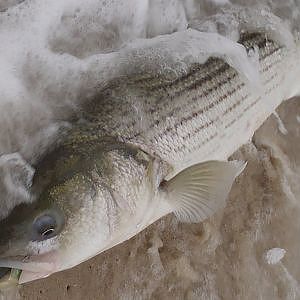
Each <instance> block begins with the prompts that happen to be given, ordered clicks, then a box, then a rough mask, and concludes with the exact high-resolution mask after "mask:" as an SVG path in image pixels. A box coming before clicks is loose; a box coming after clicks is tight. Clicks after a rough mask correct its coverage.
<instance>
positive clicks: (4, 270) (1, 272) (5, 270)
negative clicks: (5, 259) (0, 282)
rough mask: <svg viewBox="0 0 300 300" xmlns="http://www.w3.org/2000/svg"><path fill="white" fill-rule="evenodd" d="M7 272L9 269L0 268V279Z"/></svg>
mask: <svg viewBox="0 0 300 300" xmlns="http://www.w3.org/2000/svg"><path fill="white" fill-rule="evenodd" d="M9 271H10V268H0V279H1V278H2V277H4V276H5V275H6V274H7V273H8V272H9Z"/></svg>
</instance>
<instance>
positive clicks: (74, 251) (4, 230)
mask: <svg viewBox="0 0 300 300" xmlns="http://www.w3.org/2000/svg"><path fill="white" fill-rule="evenodd" d="M91 148H93V147H91ZM73 150H74V149H73ZM73 150H72V151H63V154H61V153H58V152H55V155H53V157H51V155H50V156H48V157H45V159H44V160H43V162H42V163H41V164H40V165H38V166H37V168H36V170H37V171H36V174H35V177H34V182H33V195H34V196H33V197H34V199H33V200H32V202H31V203H26V204H21V205H19V206H17V207H15V208H14V209H13V211H12V212H11V213H10V215H9V216H8V217H7V218H6V219H4V220H2V221H1V223H0V268H1V267H2V268H5V267H6V268H16V269H21V270H22V275H21V278H20V283H24V282H28V281H32V280H35V279H39V278H42V277H46V276H48V275H50V274H52V273H55V272H58V271H61V270H65V269H68V268H71V267H73V266H76V265H78V264H79V263H81V262H83V261H85V260H87V259H89V258H91V257H93V256H95V255H97V254H98V253H100V252H102V251H104V250H106V249H108V248H110V247H111V246H113V245H115V244H118V243H119V242H122V241H124V240H126V239H128V238H130V237H131V236H133V235H134V234H136V232H135V233H133V234H132V235H130V232H131V231H132V228H131V227H135V226H134V222H138V220H137V219H138V218H137V215H138V216H141V214H142V213H143V211H145V210H147V205H148V203H149V201H150V200H151V197H153V195H154V193H155V188H156V187H157V186H156V187H155V185H156V183H154V181H155V180H153V178H155V176H154V174H153V165H154V164H153V159H152V158H151V157H150V156H149V155H147V154H146V153H144V152H143V151H141V150H139V149H137V148H135V147H131V146H126V147H125V146H119V145H117V146H116V145H115V146H114V147H112V146H110V147H102V148H101V147H100V149H99V147H98V148H97V147H95V149H94V150H93V151H92V150H91V149H89V150H88V151H87V152H88V153H87V152H85V153H84V155H83V154H82V153H77V152H76V151H75V153H74V152H73ZM83 152H84V151H83ZM41 187H42V188H41ZM141 199H143V201H141ZM130 228H131V229H130ZM132 232H133V231H132Z"/></svg>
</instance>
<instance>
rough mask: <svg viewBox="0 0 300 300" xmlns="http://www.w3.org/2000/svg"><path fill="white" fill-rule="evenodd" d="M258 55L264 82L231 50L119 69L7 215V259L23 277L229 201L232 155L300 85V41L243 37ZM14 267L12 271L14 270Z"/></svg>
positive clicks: (1, 256)
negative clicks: (150, 69) (181, 67)
mask: <svg viewBox="0 0 300 300" xmlns="http://www.w3.org/2000/svg"><path fill="white" fill-rule="evenodd" d="M239 42H240V43H241V44H242V45H244V47H245V49H246V51H248V52H249V53H251V52H253V51H254V52H255V51H256V52H257V53H258V55H259V74H260V77H261V79H260V80H261V85H260V87H259V88H258V89H257V90H255V89H253V87H250V86H249V85H248V84H247V82H246V81H245V78H244V77H243V76H242V75H241V74H240V73H239V72H238V71H237V70H236V69H234V68H233V67H231V66H230V65H229V64H228V63H227V62H225V61H224V60H223V59H221V58H217V57H211V58H209V59H208V60H207V61H206V62H205V63H201V64H193V65H191V66H190V68H189V71H188V72H187V73H186V74H184V75H181V76H179V77H177V78H174V79H173V80H166V78H164V77H163V75H162V74H157V76H147V74H146V75H145V76H140V75H137V76H131V77H129V78H120V79H119V80H116V81H115V82H113V83H112V84H111V85H110V86H109V87H108V88H106V89H105V90H104V91H103V92H101V93H100V94H99V95H98V96H97V97H95V98H94V99H93V100H92V101H89V102H87V103H86V104H85V105H84V106H83V107H82V110H81V115H80V120H78V122H76V123H75V124H74V125H73V127H72V128H71V129H69V130H67V131H66V132H65V133H64V134H63V135H62V137H60V139H59V141H58V142H57V144H56V145H55V147H54V148H53V149H51V151H49V152H48V153H47V154H46V155H45V156H44V157H43V158H42V159H41V160H40V161H39V162H38V163H37V164H36V165H35V166H34V167H35V169H36V172H35V174H34V177H33V183H32V189H31V194H32V197H33V201H32V203H30V204H21V205H19V206H17V207H15V208H14V209H13V211H12V212H11V213H10V215H9V216H8V217H7V218H6V219H4V220H3V221H1V223H0V237H1V238H0V267H2V268H14V269H19V270H22V274H21V279H20V282H28V281H31V280H34V279H38V278H42V277H45V276H48V275H50V274H52V273H54V272H57V271H61V270H64V269H68V268H71V267H73V266H75V265H77V264H79V263H81V262H83V261H85V260H87V259H89V258H91V257H93V256H95V255H97V254H98V253H100V252H103V251H105V250H107V249H109V248H111V247H113V246H115V245H117V244H119V243H121V242H123V241H125V240H127V239H129V238H131V237H132V236H134V235H136V234H137V233H138V232H140V231H141V230H143V229H144V228H146V227H147V226H149V225H150V224H152V223H153V222H155V221H156V220H158V219H160V218H161V217H163V216H165V215H167V214H169V213H171V212H173V213H174V214H175V215H176V217H177V218H178V219H179V220H180V221H183V222H201V221H203V220H205V219H206V218H208V217H210V216H211V215H213V214H214V213H215V212H216V211H217V210H219V209H221V208H223V207H224V206H225V200H226V198H227V195H228V193H229V191H230V189H231V186H232V184H233V182H234V180H235V178H236V176H238V175H239V174H240V173H241V172H242V171H243V169H244V167H245V163H244V162H240V161H231V162H228V161H227V158H228V157H229V156H230V155H231V154H232V153H233V152H234V151H235V150H237V149H238V148H239V147H240V146H241V145H243V144H244V143H246V142H247V141H248V140H249V139H251V137H252V135H253V133H254V131H255V130H256V129H257V128H258V127H259V126H260V125H261V124H262V123H263V122H264V120H265V119H266V118H267V117H268V116H269V115H270V114H271V113H272V112H274V110H275V108H276V107H277V106H278V105H279V104H280V103H281V102H282V101H283V100H284V99H287V98H289V97H291V96H293V95H294V94H296V93H297V92H298V90H297V89H295V88H296V86H295V80H294V78H293V76H295V74H297V72H299V71H298V70H299V67H298V66H297V65H295V62H296V60H295V59H298V61H299V51H298V48H297V47H295V49H288V48H287V47H284V46H282V45H280V44H279V43H277V42H275V41H273V40H272V39H270V38H268V36H267V35H266V34H263V33H244V34H243V35H242V36H241V39H240V41H239ZM5 270H6V269H5Z"/></svg>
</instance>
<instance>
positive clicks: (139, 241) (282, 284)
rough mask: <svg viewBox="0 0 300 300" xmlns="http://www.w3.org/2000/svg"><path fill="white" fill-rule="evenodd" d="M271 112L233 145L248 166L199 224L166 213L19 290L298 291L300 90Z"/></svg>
mask: <svg viewBox="0 0 300 300" xmlns="http://www.w3.org/2000/svg"><path fill="white" fill-rule="evenodd" d="M277 112H278V116H279V117H280V118H281V120H282V124H281V125H280V124H279V123H278V119H277V118H276V117H274V116H271V117H270V118H269V119H268V120H267V121H266V122H265V123H264V125H263V126H262V127H261V128H260V129H259V130H258V131H257V132H256V133H255V135H254V137H253V140H252V142H251V143H249V144H247V145H245V146H243V147H241V149H240V150H239V151H237V152H236V153H235V154H234V155H233V158H235V159H244V160H247V161H248V166H247V168H246V170H245V171H244V173H243V174H242V175H241V176H240V177H239V178H238V179H237V180H236V183H235V184H234V186H233V189H232V190H231V193H230V196H229V199H228V202H227V206H226V208H225V210H224V211H221V212H219V213H218V214H217V215H215V216H213V217H211V218H210V219H209V220H207V221H205V222H204V223H202V224H190V225H188V224H181V223H178V222H177V220H176V219H175V217H173V216H167V217H165V218H163V219H161V220H160V221H158V222H156V223H155V224H153V225H152V226H150V227H149V228H147V229H146V230H144V231H143V232H141V233H140V234H138V235H137V236H135V237H134V238H132V239H130V240H129V241H127V242H124V243H122V244H121V245H118V246H116V247H114V248H113V249H110V250H108V251H106V252H105V253H102V254H100V255H99V256H97V257H95V258H93V259H91V260H89V261H87V262H85V263H83V264H81V265H79V266H77V267H75V268H73V269H71V270H67V271H64V272H61V273H57V274H54V275H52V276H50V277H49V278H46V279H42V280H38V281H35V282H32V283H29V284H26V285H24V286H23V287H22V288H21V290H20V294H21V296H22V299H30V300H34V299H41V300H42V299H72V300H81V299H85V300H88V299H105V300H107V299H188V300H194V299H195V300H196V299H197V300H199V299H205V300H206V299H211V300H216V299H224V300H227V299H228V300H229V299H230V300H232V299H243V300H246V299H249V300H250V299H264V300H265V299H272V300H275V299H300V286H299V281H300V267H299V264H298V261H299V258H300V251H299V249H300V239H299V238H298V237H299V232H300V218H299V216H300V199H299V194H300V186H299V179H300V157H299V156H300V99H292V100H289V101H286V102H284V103H283V104H282V105H281V106H280V107H279V109H278V110H277ZM279 125H280V126H279ZM283 126H284V128H285V129H286V131H287V132H286V131H285V130H283Z"/></svg>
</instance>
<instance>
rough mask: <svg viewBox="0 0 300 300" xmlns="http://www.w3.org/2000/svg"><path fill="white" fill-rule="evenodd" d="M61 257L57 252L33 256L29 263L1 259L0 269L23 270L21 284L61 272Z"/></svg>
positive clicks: (12, 259)
mask: <svg viewBox="0 0 300 300" xmlns="http://www.w3.org/2000/svg"><path fill="white" fill-rule="evenodd" d="M59 266H60V264H59V256H58V252H57V250H54V251H51V252H48V253H45V254H42V255H33V256H31V257H30V259H29V260H28V261H26V262H25V261H22V260H18V259H14V258H4V259H0V267H7V268H14V269H19V270H22V273H21V276H20V279H19V284H23V283H27V282H30V281H33V280H37V279H41V278H45V277H48V276H49V275H51V274H53V273H55V272H58V271H59Z"/></svg>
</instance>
